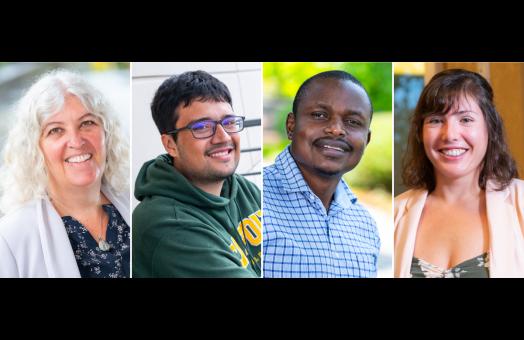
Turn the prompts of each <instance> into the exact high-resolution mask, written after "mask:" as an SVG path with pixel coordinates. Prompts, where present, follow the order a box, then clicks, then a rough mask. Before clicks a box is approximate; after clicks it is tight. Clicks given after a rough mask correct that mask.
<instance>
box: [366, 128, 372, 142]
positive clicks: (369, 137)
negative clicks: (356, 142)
mask: <svg viewBox="0 0 524 340" xmlns="http://www.w3.org/2000/svg"><path fill="white" fill-rule="evenodd" d="M370 141H371V130H369V131H368V141H367V143H366V145H368V144H369V142H370Z"/></svg>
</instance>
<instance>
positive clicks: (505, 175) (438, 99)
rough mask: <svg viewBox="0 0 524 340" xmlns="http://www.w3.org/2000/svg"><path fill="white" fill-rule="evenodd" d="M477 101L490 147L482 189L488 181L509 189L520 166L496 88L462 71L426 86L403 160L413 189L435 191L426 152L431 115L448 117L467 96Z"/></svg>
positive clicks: (437, 77) (446, 73) (441, 76)
mask: <svg viewBox="0 0 524 340" xmlns="http://www.w3.org/2000/svg"><path fill="white" fill-rule="evenodd" d="M466 95H467V96H469V97H472V98H474V99H475V100H476V102H477V104H478V106H479V107H480V109H481V110H482V114H483V115H484V119H485V120H486V125H487V129H488V146H487V150H486V155H485V156H484V160H483V164H482V170H481V172H480V176H479V186H480V188H481V189H483V190H485V189H486V183H487V181H488V180H494V181H495V182H496V183H497V187H496V189H497V190H503V189H504V188H506V187H507V186H508V185H509V183H510V182H511V180H512V179H513V178H516V177H518V171H517V166H516V164H515V161H514V160H513V158H512V157H511V155H510V153H509V149H508V146H507V144H506V138H505V133H504V124H503V122H502V118H501V117H500V115H499V113H498V112H497V110H496V108H495V104H494V102H493V89H492V88H491V86H490V85H489V83H488V81H487V80H486V79H485V78H484V77H482V76H481V75H480V74H478V73H475V72H471V71H466V70H462V69H450V70H445V71H442V72H439V73H437V74H436V75H435V76H433V78H431V80H430V82H429V83H428V84H427V85H426V86H425V87H424V90H423V91H422V94H421V95H420V98H419V100H418V103H417V106H416V108H415V112H414V114H413V117H412V119H411V127H410V130H409V136H408V145H407V152H406V154H405V158H404V161H403V169H402V179H403V180H404V184H405V185H406V186H408V187H410V188H424V189H427V190H428V191H429V192H432V191H433V190H434V189H435V185H436V183H435V173H434V169H433V165H432V164H431V162H430V161H429V159H428V157H427V156H426V153H425V151H424V145H423V142H422V125H423V122H424V118H426V117H427V116H429V115H431V114H439V115H445V114H446V113H447V112H448V111H449V110H450V109H452V108H453V107H454V106H455V105H456V103H457V102H458V101H459V100H460V99H461V98H462V97H464V96H466Z"/></svg>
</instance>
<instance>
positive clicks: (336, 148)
mask: <svg viewBox="0 0 524 340" xmlns="http://www.w3.org/2000/svg"><path fill="white" fill-rule="evenodd" d="M322 147H323V148H325V149H330V150H337V151H340V152H345V150H343V149H342V148H339V147H337V146H331V145H322Z"/></svg>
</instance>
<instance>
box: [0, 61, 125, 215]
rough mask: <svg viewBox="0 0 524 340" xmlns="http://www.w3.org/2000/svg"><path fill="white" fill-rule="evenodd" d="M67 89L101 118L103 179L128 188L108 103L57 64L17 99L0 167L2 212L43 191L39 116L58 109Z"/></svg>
mask: <svg viewBox="0 0 524 340" xmlns="http://www.w3.org/2000/svg"><path fill="white" fill-rule="evenodd" d="M69 95H74V96H75V97H77V98H78V99H79V100H80V102H81V103H82V104H83V106H84V107H85V108H86V109H87V110H89V111H90V112H91V113H92V114H94V115H95V116H97V117H98V118H99V119H100V120H101V121H102V125H103V127H104V132H105V136H106V138H105V147H106V153H107V161H106V166H105V170H104V174H103V177H102V184H105V185H107V186H109V187H110V188H111V189H112V190H114V191H116V192H119V193H123V192H127V191H128V190H129V144H128V141H127V139H126V138H125V137H124V136H123V135H122V133H121V129H120V123H119V121H118V119H117V118H116V117H115V116H114V114H113V112H112V109H111V107H110V105H109V103H108V102H107V101H106V99H105V98H104V96H103V95H102V93H101V92H100V91H98V90H97V89H95V88H94V87H93V86H92V85H91V84H89V83H88V82H87V81H86V80H85V79H84V78H83V77H82V76H81V75H79V74H77V73H75V72H72V71H68V70H63V69H57V70H53V71H51V72H48V73H45V74H44V75H42V76H41V77H40V78H39V79H38V80H37V81H36V82H35V83H34V84H33V85H32V86H31V87H30V88H29V90H27V92H26V93H25V95H24V96H23V97H22V99H20V101H19V102H18V103H17V105H16V109H15V112H16V117H15V123H14V126H13V127H12V128H11V130H10V132H9V135H8V137H7V140H6V143H5V146H4V149H3V164H2V166H1V167H0V194H1V195H2V197H1V199H0V210H1V211H2V212H4V213H7V212H9V211H11V210H13V209H14V208H16V207H19V206H20V205H23V204H24V203H26V202H28V201H31V200H33V199H36V198H43V197H45V196H46V195H47V193H46V189H47V185H48V178H47V175H46V171H45V163H44V157H43V154H42V151H41V149H40V147H39V140H40V136H41V133H42V122H43V121H44V120H45V119H46V118H47V117H49V116H50V115H52V114H54V113H56V112H58V111H60V110H61V109H62V107H63V105H64V102H65V98H66V97H67V96H69Z"/></svg>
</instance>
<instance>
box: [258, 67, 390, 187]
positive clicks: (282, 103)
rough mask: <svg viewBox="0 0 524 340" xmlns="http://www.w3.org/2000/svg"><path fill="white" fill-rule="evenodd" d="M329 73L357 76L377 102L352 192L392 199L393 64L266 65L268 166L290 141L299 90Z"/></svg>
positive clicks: (353, 174)
mask: <svg viewBox="0 0 524 340" xmlns="http://www.w3.org/2000/svg"><path fill="white" fill-rule="evenodd" d="M328 70H343V71H346V72H349V73H351V74H352V75H354V76H355V77H356V78H357V79H358V80H360V82H362V84H363V85H364V87H365V88H366V90H367V91H368V93H369V95H370V97H371V101H372V102H373V107H374V111H375V113H374V115H373V121H372V123H371V131H372V132H371V142H370V143H369V145H368V147H367V149H366V151H365V153H364V157H363V158H362V161H361V162H360V163H359V165H358V166H357V167H356V168H355V169H354V170H353V171H351V172H350V173H348V174H346V175H345V177H344V178H345V179H346V180H347V181H348V183H350V185H351V187H352V188H357V189H363V190H366V191H368V190H376V191H382V192H384V193H385V194H387V195H389V196H390V195H391V174H392V171H391V170H392V114H391V103H392V86H391V84H392V69H391V63H342V62H337V63H328V62H312V63H304V62H296V63H294V62H293V63H267V62H266V63H264V165H269V164H272V163H273V162H274V159H275V157H276V156H277V155H278V153H280V152H281V151H282V150H283V149H284V147H285V146H286V145H288V144H289V140H288V139H287V137H286V132H285V122H286V117H287V114H288V113H289V112H290V111H291V107H292V102H293V98H294V96H295V94H296V92H297V90H298V88H299V86H300V85H301V84H302V83H303V82H304V81H305V80H306V79H308V78H309V77H311V76H313V75H315V74H317V73H320V72H323V71H328Z"/></svg>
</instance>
